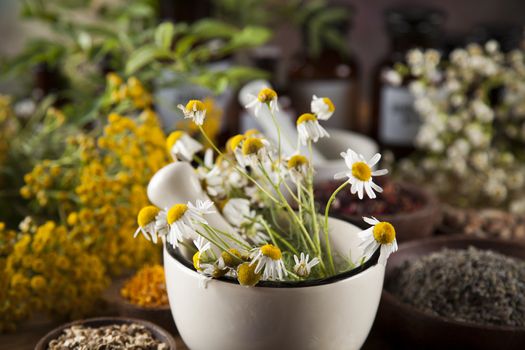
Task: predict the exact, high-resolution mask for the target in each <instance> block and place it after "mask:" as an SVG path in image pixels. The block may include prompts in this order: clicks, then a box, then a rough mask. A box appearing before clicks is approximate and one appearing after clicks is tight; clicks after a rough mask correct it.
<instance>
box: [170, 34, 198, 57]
mask: <svg viewBox="0 0 525 350" xmlns="http://www.w3.org/2000/svg"><path fill="white" fill-rule="evenodd" d="M196 41H197V37H196V36H194V35H186V36H185V37H183V38H181V39H179V40H178V41H177V45H176V46H175V55H176V56H177V57H179V56H182V55H184V54H186V53H187V52H188V51H189V50H191V48H192V46H193V44H195V42H196Z"/></svg>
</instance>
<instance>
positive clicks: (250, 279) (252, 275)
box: [237, 262, 261, 287]
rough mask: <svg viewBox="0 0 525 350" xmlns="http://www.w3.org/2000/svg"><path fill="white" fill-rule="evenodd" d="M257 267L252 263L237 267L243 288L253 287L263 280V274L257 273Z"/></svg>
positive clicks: (238, 277)
mask: <svg viewBox="0 0 525 350" xmlns="http://www.w3.org/2000/svg"><path fill="white" fill-rule="evenodd" d="M256 269H257V267H256V266H255V265H252V264H251V263H247V262H246V263H242V264H240V265H239V266H238V267H237V280H238V281H239V284H240V285H241V286H245V287H253V286H255V285H256V284H257V283H258V282H259V281H260V279H261V273H260V272H256V271H255V270H256Z"/></svg>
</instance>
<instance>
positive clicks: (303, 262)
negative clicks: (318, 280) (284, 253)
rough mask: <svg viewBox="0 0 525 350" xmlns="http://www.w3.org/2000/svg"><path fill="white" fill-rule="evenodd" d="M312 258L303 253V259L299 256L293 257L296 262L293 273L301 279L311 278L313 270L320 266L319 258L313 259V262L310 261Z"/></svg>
mask: <svg viewBox="0 0 525 350" xmlns="http://www.w3.org/2000/svg"><path fill="white" fill-rule="evenodd" d="M309 258H310V256H309V255H308V254H306V256H305V255H304V253H301V257H300V258H299V257H298V256H297V255H294V256H293V259H294V260H295V266H294V267H293V271H294V272H295V274H296V275H297V276H299V277H303V278H304V277H308V276H310V271H311V270H312V267H314V266H315V265H317V264H319V259H318V258H313V259H312V260H310V261H308V259H309Z"/></svg>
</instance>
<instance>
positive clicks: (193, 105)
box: [177, 100, 206, 125]
mask: <svg viewBox="0 0 525 350" xmlns="http://www.w3.org/2000/svg"><path fill="white" fill-rule="evenodd" d="M177 107H178V108H179V109H180V110H181V111H182V113H184V119H192V120H193V122H194V123H195V124H197V125H202V124H203V123H204V117H206V107H205V105H204V103H203V102H202V101H201V100H190V101H188V103H186V106H183V105H178V106H177Z"/></svg>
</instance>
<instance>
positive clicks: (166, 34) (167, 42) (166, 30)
mask: <svg viewBox="0 0 525 350" xmlns="http://www.w3.org/2000/svg"><path fill="white" fill-rule="evenodd" d="M174 35H175V26H174V25H173V23H171V22H164V23H161V24H160V25H159V26H158V27H157V30H156V31H155V44H157V46H158V47H161V48H163V49H166V50H169V49H170V47H171V42H172V40H173V36H174Z"/></svg>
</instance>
